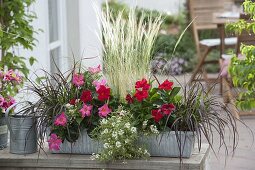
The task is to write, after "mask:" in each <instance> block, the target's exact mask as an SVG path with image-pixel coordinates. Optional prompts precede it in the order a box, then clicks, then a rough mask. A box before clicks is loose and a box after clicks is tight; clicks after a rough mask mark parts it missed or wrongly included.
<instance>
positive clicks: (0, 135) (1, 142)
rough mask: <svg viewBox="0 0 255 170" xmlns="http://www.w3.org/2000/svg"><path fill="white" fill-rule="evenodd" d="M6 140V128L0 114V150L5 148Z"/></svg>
mask: <svg viewBox="0 0 255 170" xmlns="http://www.w3.org/2000/svg"><path fill="white" fill-rule="evenodd" d="M7 140H8V128H7V124H6V121H5V118H4V117H2V113H0V150H1V149H4V148H6V147H7Z"/></svg>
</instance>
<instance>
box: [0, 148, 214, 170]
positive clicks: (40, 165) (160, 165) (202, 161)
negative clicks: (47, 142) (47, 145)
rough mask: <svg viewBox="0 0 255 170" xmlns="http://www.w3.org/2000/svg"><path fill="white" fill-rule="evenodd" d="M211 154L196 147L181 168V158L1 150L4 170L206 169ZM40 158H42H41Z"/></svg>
mask: <svg viewBox="0 0 255 170" xmlns="http://www.w3.org/2000/svg"><path fill="white" fill-rule="evenodd" d="M208 154H209V145H208V144H203V145H202V148H201V151H200V153H199V152H198V148H195V150H194V154H193V155H192V156H191V158H189V159H183V164H182V165H180V160H179V159H178V158H164V157H152V158H150V159H149V160H128V161H126V162H123V161H117V162H113V163H108V164H105V163H100V162H97V161H93V160H91V159H90V156H89V155H71V154H51V153H49V152H48V151H47V152H46V154H45V153H41V154H40V155H38V153H35V154H29V155H15V154H10V153H9V149H8V148H7V149H4V150H0V169H1V170H53V169H54V170H67V169H68V170H76V169H135V170H145V169H153V170H159V169H160V170H164V169H171V170H179V169H180V166H182V167H181V169H182V170H205V169H206V160H207V157H208ZM38 156H39V157H38Z"/></svg>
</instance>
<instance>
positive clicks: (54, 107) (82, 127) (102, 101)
mask: <svg viewBox="0 0 255 170" xmlns="http://www.w3.org/2000/svg"><path fill="white" fill-rule="evenodd" d="M75 66H76V65H75ZM45 73H46V76H45V77H44V79H43V80H41V81H40V83H36V82H32V81H31V84H32V87H31V90H32V91H33V92H34V93H35V95H36V96H37V97H39V100H38V102H37V103H36V104H35V105H36V108H37V109H36V111H37V112H38V113H39V115H40V117H41V119H40V123H39V126H40V129H41V130H43V131H42V132H41V134H44V135H45V132H46V130H45V128H44V127H47V128H49V130H50V132H49V134H46V135H49V139H48V144H49V149H50V150H52V151H53V152H57V153H79V154H91V153H93V152H96V151H97V150H98V148H100V146H99V145H98V144H97V143H95V142H93V141H92V140H91V138H90V137H89V136H90V133H91V131H92V130H93V129H94V128H95V127H97V125H98V124H99V121H100V120H101V119H105V118H106V117H108V116H109V114H111V112H112V111H113V110H114V109H115V107H116V101H117V99H116V98H115V97H114V96H112V95H111V89H110V88H109V87H108V86H107V83H106V80H105V79H103V77H102V75H101V68H100V66H98V67H96V68H88V70H83V69H82V68H76V67H74V68H73V69H71V70H70V71H68V72H67V73H66V74H65V75H64V74H62V73H59V74H50V73H47V72H45ZM42 140H44V138H42ZM83 143H86V145H84V144H83Z"/></svg>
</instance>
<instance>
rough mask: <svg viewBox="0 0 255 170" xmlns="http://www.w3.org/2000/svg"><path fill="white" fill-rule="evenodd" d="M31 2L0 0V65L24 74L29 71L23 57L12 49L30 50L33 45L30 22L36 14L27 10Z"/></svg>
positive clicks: (30, 0) (32, 32) (32, 0)
mask: <svg viewBox="0 0 255 170" xmlns="http://www.w3.org/2000/svg"><path fill="white" fill-rule="evenodd" d="M33 2H34V0H26V1H23V0H0V27H1V30H2V31H0V48H1V50H2V59H1V61H0V67H2V68H4V69H6V70H8V69H13V70H19V71H20V72H22V73H23V74H24V75H25V76H27V75H28V73H29V69H28V68H27V66H26V63H25V58H24V57H23V56H20V55H18V54H15V52H14V51H13V49H15V48H17V47H22V48H24V49H28V50H32V49H33V47H34V46H35V43H34V41H35V39H34V37H33V34H34V33H35V32H36V31H35V30H34V29H33V27H32V26H31V23H32V22H33V20H34V19H35V18H36V16H35V14H34V13H32V12H30V11H29V10H28V9H29V6H30V5H31V4H32V3H33ZM1 35H2V36H1ZM30 64H33V62H30Z"/></svg>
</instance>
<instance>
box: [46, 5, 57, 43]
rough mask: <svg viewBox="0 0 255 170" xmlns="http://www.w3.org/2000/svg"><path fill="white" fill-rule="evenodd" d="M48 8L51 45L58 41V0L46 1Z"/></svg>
mask: <svg viewBox="0 0 255 170" xmlns="http://www.w3.org/2000/svg"><path fill="white" fill-rule="evenodd" d="M48 7H49V32H50V43H51V42H54V41H57V40H58V39H59V36H58V33H59V32H58V27H59V25H58V22H59V19H58V17H59V16H58V14H59V11H58V0H48Z"/></svg>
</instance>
